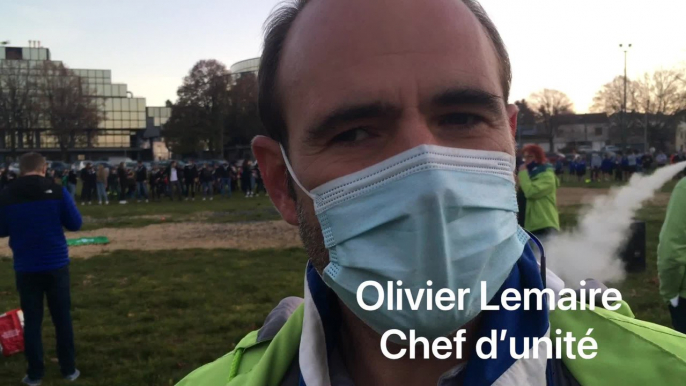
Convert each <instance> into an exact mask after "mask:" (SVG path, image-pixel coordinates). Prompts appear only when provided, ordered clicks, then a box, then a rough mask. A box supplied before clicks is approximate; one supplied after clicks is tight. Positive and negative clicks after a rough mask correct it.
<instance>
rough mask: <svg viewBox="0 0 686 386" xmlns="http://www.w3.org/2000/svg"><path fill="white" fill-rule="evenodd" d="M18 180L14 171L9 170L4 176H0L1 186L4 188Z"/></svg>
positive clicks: (5, 171) (4, 171)
mask: <svg viewBox="0 0 686 386" xmlns="http://www.w3.org/2000/svg"><path fill="white" fill-rule="evenodd" d="M16 179H17V174H16V173H15V172H13V171H11V170H10V169H9V168H7V169H5V170H3V172H2V175H1V176H0V186H2V188H3V189H4V188H6V187H8V186H9V185H10V184H11V183H12V182H14V180H16Z"/></svg>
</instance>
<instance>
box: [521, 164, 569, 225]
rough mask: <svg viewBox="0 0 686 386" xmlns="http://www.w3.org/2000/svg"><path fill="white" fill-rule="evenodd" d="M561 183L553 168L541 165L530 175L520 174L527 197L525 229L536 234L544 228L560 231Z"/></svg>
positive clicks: (525, 171)
mask: <svg viewBox="0 0 686 386" xmlns="http://www.w3.org/2000/svg"><path fill="white" fill-rule="evenodd" d="M559 184H560V183H559V181H558V179H557V177H556V176H555V172H554V171H553V168H552V167H551V166H550V165H549V164H546V165H540V166H538V167H537V168H535V169H534V170H533V172H532V173H531V174H529V171H528V170H523V171H520V172H519V186H520V187H521V189H522V192H524V196H525V197H526V217H525V219H524V228H526V230H528V231H529V232H534V231H537V230H540V229H544V228H555V229H556V230H560V218H559V215H558V213H557V187H558V186H559Z"/></svg>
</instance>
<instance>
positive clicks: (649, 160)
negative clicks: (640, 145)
mask: <svg viewBox="0 0 686 386" xmlns="http://www.w3.org/2000/svg"><path fill="white" fill-rule="evenodd" d="M653 161H654V160H653V155H652V154H650V153H646V154H644V155H643V157H641V167H642V168H643V173H650V172H651V171H652V170H653Z"/></svg>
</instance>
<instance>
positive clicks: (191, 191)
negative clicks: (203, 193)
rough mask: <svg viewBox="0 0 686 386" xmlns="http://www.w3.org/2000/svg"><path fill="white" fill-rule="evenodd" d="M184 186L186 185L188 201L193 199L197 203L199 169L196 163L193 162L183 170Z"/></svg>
mask: <svg viewBox="0 0 686 386" xmlns="http://www.w3.org/2000/svg"><path fill="white" fill-rule="evenodd" d="M183 178H184V184H185V185H186V201H188V199H189V198H192V199H193V201H195V184H196V183H197V182H198V168H197V167H196V166H195V162H193V160H191V161H190V162H189V163H188V164H187V165H186V166H184V168H183Z"/></svg>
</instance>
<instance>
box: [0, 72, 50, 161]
mask: <svg viewBox="0 0 686 386" xmlns="http://www.w3.org/2000/svg"><path fill="white" fill-rule="evenodd" d="M31 71H32V68H31V67H30V64H29V62H28V61H22V60H3V61H0V130H1V131H2V137H1V139H0V145H3V147H9V148H10V151H11V155H12V157H13V158H15V157H16V151H17V148H18V147H24V145H25V144H26V145H28V147H34V146H35V143H34V140H35V136H34V135H33V130H34V129H36V126H37V125H38V123H39V120H40V116H41V109H40V106H39V104H38V100H37V96H36V92H35V78H34V77H33V76H32V74H31ZM7 134H9V142H10V143H9V146H7V144H6V143H5V142H6V139H7ZM25 139H26V141H25Z"/></svg>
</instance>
